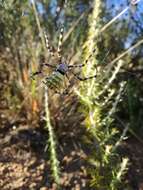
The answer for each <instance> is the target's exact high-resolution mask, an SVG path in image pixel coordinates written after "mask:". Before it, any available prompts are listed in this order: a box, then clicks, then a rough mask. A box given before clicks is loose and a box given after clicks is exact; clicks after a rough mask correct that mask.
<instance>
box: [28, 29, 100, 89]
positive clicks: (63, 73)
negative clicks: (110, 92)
mask: <svg viewBox="0 0 143 190" xmlns="http://www.w3.org/2000/svg"><path fill="white" fill-rule="evenodd" d="M63 33H64V28H63V26H62V27H61V29H60V35H59V42H58V48H57V55H58V61H57V62H58V65H57V66H55V65H52V64H49V63H43V64H41V67H40V69H39V70H38V71H36V72H34V73H33V74H32V75H31V78H32V79H35V76H36V75H39V74H42V70H43V67H51V68H52V69H54V71H53V72H52V73H51V74H50V75H49V76H46V77H45V78H44V80H43V81H42V82H43V83H44V84H45V85H46V86H47V87H48V88H50V89H53V90H54V91H55V92H57V93H60V90H61V88H62V87H63V83H64V79H65V77H66V78H67V79H68V80H69V78H68V73H69V72H70V73H72V75H74V77H76V79H78V80H80V81H86V80H88V79H92V78H96V75H94V76H89V77H80V76H79V75H78V74H77V73H75V72H74V68H75V67H79V68H81V67H84V66H85V65H86V63H87V62H88V61H89V59H90V58H91V57H92V55H93V54H94V52H95V49H94V50H93V52H92V54H91V55H90V56H89V57H88V58H87V59H86V61H85V63H83V64H78V65H69V64H68V63H67V62H66V61H65V60H64V61H63V60H62V56H61V50H62V42H63ZM45 42H46V47H47V49H48V52H49V53H50V56H52V57H54V56H55V52H54V50H53V49H54V48H53V47H51V46H50V44H49V39H48V36H47V35H46V33H45ZM69 83H70V80H69ZM67 89H68V87H66V90H67Z"/></svg>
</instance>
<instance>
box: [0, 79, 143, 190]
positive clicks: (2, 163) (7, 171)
mask: <svg viewBox="0 0 143 190" xmlns="http://www.w3.org/2000/svg"><path fill="white" fill-rule="evenodd" d="M3 84H4V83H3ZM0 87H1V86H0ZM0 89H2V87H1V88H0ZM1 93H2V91H1ZM5 101H6V100H4V99H3V98H2V97H1V98H0V105H1V106H0V190H28V189H30V190H32V189H33V190H55V189H56V184H54V182H53V181H52V176H51V170H50V168H51V167H50V157H49V153H48V151H47V150H48V148H47V150H46V148H45V147H46V144H47V131H45V129H44V128H43V124H39V125H38V127H35V126H33V125H32V124H30V123H27V121H25V119H24V118H22V117H19V118H18V119H17V120H16V121H15V122H11V121H12V118H11V116H9V115H8V109H9V108H8V107H6V106H5ZM68 120H69V118H68ZM65 129H66V130H65ZM65 129H64V132H63V131H62V130H61V135H60V137H59V139H58V143H57V144H58V148H57V152H58V159H59V161H60V171H61V179H60V181H61V185H62V190H89V189H91V190H92V188H90V187H89V183H88V182H89V176H88V174H87V172H86V168H87V167H88V163H87V162H86V159H87V158H88V155H89V148H88V147H85V145H83V144H82V143H81V142H82V140H81V139H82V136H83V135H84V133H85V131H84V129H82V128H80V127H78V126H75V127H74V128H72V129H70V126H67V127H66V128H65ZM142 146H143V145H142V143H141V142H140V141H138V140H137V139H136V138H133V137H131V138H130V139H128V140H127V141H126V142H125V143H123V145H122V152H124V154H125V155H127V156H128V157H129V159H130V165H129V171H128V173H127V177H126V180H127V181H128V183H129V184H130V186H131V188H130V189H131V190H143V148H142Z"/></svg>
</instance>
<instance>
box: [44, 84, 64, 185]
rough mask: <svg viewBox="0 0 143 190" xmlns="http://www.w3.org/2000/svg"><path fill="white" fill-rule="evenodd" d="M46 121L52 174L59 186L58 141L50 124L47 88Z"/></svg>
mask: <svg viewBox="0 0 143 190" xmlns="http://www.w3.org/2000/svg"><path fill="white" fill-rule="evenodd" d="M45 121H46V126H45V128H46V129H47V131H48V132H49V139H48V144H49V149H50V159H51V169H52V174H53V177H54V179H55V182H56V183H57V184H58V185H59V184H60V176H59V174H60V171H59V161H58V159H57V154H56V139H55V135H54V130H53V128H52V125H51V122H50V113H49V106H48V89H47V87H45Z"/></svg>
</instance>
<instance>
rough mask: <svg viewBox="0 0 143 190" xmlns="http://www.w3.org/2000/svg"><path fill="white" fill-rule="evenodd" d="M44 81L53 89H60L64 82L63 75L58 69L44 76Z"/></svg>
mask: <svg viewBox="0 0 143 190" xmlns="http://www.w3.org/2000/svg"><path fill="white" fill-rule="evenodd" d="M44 83H45V84H46V85H47V86H48V87H49V88H50V89H54V90H56V91H57V90H58V91H59V90H60V88H62V87H63V83H64V75H63V74H61V73H60V72H59V71H54V72H53V73H52V74H51V75H50V76H49V77H46V78H45V81H44Z"/></svg>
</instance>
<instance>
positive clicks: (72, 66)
mask: <svg viewBox="0 0 143 190" xmlns="http://www.w3.org/2000/svg"><path fill="white" fill-rule="evenodd" d="M95 51H96V49H93V51H92V53H91V54H90V55H89V56H88V58H87V59H86V60H85V63H83V64H79V65H69V66H68V68H69V69H70V71H71V73H72V74H73V75H74V76H75V77H76V78H77V79H78V80H80V81H86V80H89V79H92V78H96V77H97V75H93V76H88V77H81V76H79V75H78V74H77V73H75V72H74V71H73V69H74V68H75V67H80V68H82V67H84V66H85V65H86V64H87V63H88V62H89V60H90V59H91V57H92V56H93V55H94V53H95ZM71 69H72V70H71ZM95 69H96V72H97V68H96V67H95Z"/></svg>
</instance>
